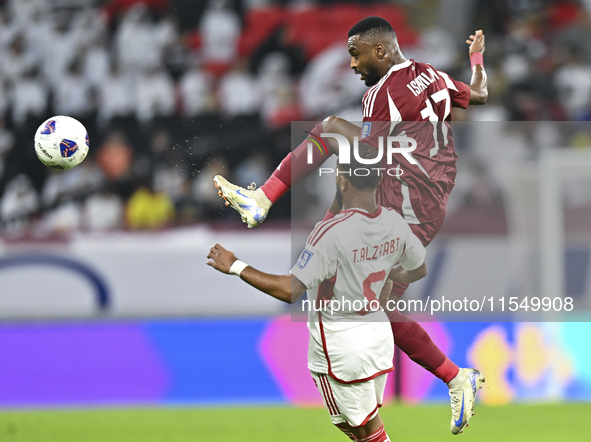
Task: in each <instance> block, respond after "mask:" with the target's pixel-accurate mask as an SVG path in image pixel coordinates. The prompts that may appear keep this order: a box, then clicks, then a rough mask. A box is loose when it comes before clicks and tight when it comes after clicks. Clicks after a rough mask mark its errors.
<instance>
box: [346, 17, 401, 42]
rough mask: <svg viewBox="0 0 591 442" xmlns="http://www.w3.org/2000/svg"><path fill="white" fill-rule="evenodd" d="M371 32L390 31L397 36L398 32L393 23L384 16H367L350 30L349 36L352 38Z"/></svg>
mask: <svg viewBox="0 0 591 442" xmlns="http://www.w3.org/2000/svg"><path fill="white" fill-rule="evenodd" d="M370 32H389V33H392V34H394V37H396V32H394V28H392V25H390V23H388V22H387V21H386V20H385V19H383V18H382V17H365V18H364V19H363V20H361V21H359V22H357V24H355V25H354V26H353V27H352V28H351V29H350V30H349V35H348V37H347V38H351V37H353V36H354V35H364V34H368V33H370Z"/></svg>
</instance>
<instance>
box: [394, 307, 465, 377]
mask: <svg viewBox="0 0 591 442" xmlns="http://www.w3.org/2000/svg"><path fill="white" fill-rule="evenodd" d="M388 317H389V318H390V325H391V327H392V333H393V334H394V342H395V343H396V345H397V346H398V348H399V349H400V350H402V351H403V352H404V353H406V354H407V355H408V357H409V358H410V359H412V360H413V361H414V362H416V363H417V364H419V365H420V366H422V367H424V368H425V369H427V370H428V371H430V372H431V373H433V374H434V375H435V376H437V377H438V378H439V379H441V380H442V381H443V382H445V383H446V384H447V383H448V382H450V381H451V380H452V379H453V378H455V377H456V375H457V374H458V372H459V371H460V369H459V368H458V366H457V365H456V364H454V363H453V362H452V361H451V360H450V359H448V358H447V356H445V354H443V352H442V351H441V350H439V347H437V345H435V343H434V342H433V340H432V339H431V338H430V337H429V335H428V334H427V332H426V331H425V329H424V328H423V327H421V325H420V324H419V323H418V322H416V321H413V320H412V319H410V318H409V317H408V316H406V315H404V314H402V313H400V311H398V310H393V311H391V312H388Z"/></svg>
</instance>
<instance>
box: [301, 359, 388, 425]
mask: <svg viewBox="0 0 591 442" xmlns="http://www.w3.org/2000/svg"><path fill="white" fill-rule="evenodd" d="M310 373H311V374H312V379H314V383H315V384H316V388H318V391H319V392H320V395H321V396H322V400H323V401H324V405H325V406H326V408H327V409H328V412H329V413H330V419H331V420H332V423H333V424H335V425H336V424H342V423H347V424H349V425H350V426H352V427H361V426H362V425H365V424H366V423H367V422H369V421H370V420H371V419H373V418H374V417H375V416H376V415H377V414H378V409H379V408H380V407H381V406H382V402H383V401H384V390H385V389H386V378H387V376H388V375H387V374H382V375H380V376H377V377H375V378H374V379H371V380H369V381H365V382H359V383H355V384H342V383H340V382H337V381H335V380H334V379H333V378H331V377H330V376H329V375H328V374H326V373H315V372H313V371H311V372H310Z"/></svg>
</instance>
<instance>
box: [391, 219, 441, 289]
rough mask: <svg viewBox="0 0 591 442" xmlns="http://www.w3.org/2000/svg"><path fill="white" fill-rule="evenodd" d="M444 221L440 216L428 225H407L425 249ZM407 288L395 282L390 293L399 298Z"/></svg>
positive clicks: (403, 284) (405, 285) (401, 283)
mask: <svg viewBox="0 0 591 442" xmlns="http://www.w3.org/2000/svg"><path fill="white" fill-rule="evenodd" d="M444 220H445V216H442V217H441V218H439V219H438V220H436V221H433V222H430V223H422V224H409V226H410V230H412V233H414V234H415V235H416V236H417V238H419V240H420V241H421V242H422V243H423V245H424V246H425V247H427V246H428V245H429V244H430V243H431V241H433V238H435V235H437V232H439V229H441V226H442V225H443V221H444ZM407 288H408V284H405V283H403V282H395V283H394V284H393V285H392V292H391V293H392V294H393V295H394V296H398V297H399V298H400V297H401V296H402V295H404V292H405V291H406V289H407Z"/></svg>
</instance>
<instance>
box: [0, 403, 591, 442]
mask: <svg viewBox="0 0 591 442" xmlns="http://www.w3.org/2000/svg"><path fill="white" fill-rule="evenodd" d="M476 413H477V414H476V416H474V418H473V420H472V421H471V424H470V428H468V429H467V430H466V432H465V433H464V434H463V435H461V436H452V435H451V433H450V432H449V419H450V416H449V410H448V407H447V406H443V405H432V406H430V405H421V406H409V405H391V406H387V407H384V408H383V409H382V416H383V418H384V421H385V423H386V430H387V431H388V433H389V434H390V436H391V438H392V440H393V441H411V440H412V441H413V442H419V441H428V442H432V441H441V440H454V439H456V438H458V437H460V438H462V440H470V441H475V442H477V441H482V442H485V441H486V442H489V441H491V442H492V441H495V442H496V441H519V442H528V441H532V442H543V441H551V442H556V441H557V440H558V441H564V442H569V441H583V440H589V437H590V436H589V435H590V434H591V404H567V405H511V406H502V407H485V406H482V405H478V406H477V410H476ZM346 440H348V439H346V438H345V437H344V436H343V435H342V434H340V432H339V431H338V430H336V429H335V428H333V426H332V425H331V423H330V420H329V418H328V413H327V412H326V411H325V410H324V409H321V408H312V409H300V408H290V407H260V408H258V407H256V408H255V407H252V408H213V409H205V408H153V409H152V408H145V409H123V408H122V409H91V410H79V411H0V441H2V442H107V441H108V442H140V441H141V442H166V441H170V442H173V441H174V442H183V441H192V442H193V441H203V442H218V441H219V442H230V441H256V442H267V441H268V442H277V441H282V442H291V441H303V442H316V441H318V442H320V441H322V442H330V441H336V442H338V441H341V442H344V441H346Z"/></svg>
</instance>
